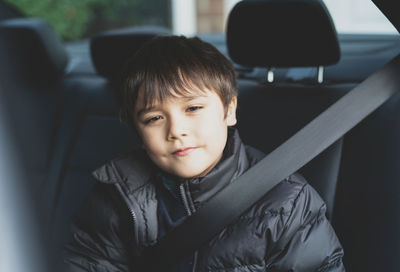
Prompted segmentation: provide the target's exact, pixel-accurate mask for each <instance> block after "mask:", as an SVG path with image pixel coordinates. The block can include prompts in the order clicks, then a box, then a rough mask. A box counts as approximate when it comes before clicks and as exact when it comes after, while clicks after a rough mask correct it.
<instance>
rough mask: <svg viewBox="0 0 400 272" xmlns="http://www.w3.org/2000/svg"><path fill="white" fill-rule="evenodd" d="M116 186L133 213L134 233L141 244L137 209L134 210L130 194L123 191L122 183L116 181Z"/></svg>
mask: <svg viewBox="0 0 400 272" xmlns="http://www.w3.org/2000/svg"><path fill="white" fill-rule="evenodd" d="M115 186H116V187H117V189H118V192H119V193H120V194H121V196H122V199H123V200H124V202H125V204H126V206H127V208H128V210H129V212H130V214H131V216H132V219H133V233H134V235H135V240H136V242H137V244H138V245H140V244H141V241H140V239H139V224H138V218H137V216H136V214H135V211H134V209H133V207H132V204H131V202H130V201H129V198H128V196H127V195H126V194H125V193H124V191H123V189H122V187H121V185H120V184H118V183H115Z"/></svg>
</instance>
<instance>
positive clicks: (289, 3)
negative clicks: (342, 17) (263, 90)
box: [227, 0, 340, 67]
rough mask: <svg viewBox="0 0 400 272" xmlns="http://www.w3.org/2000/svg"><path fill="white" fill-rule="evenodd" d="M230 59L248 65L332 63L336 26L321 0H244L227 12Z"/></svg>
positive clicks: (334, 60)
mask: <svg viewBox="0 0 400 272" xmlns="http://www.w3.org/2000/svg"><path fill="white" fill-rule="evenodd" d="M227 46H228V53H229V56H230V57H231V59H232V60H233V61H234V62H236V63H238V64H241V65H244V66H251V67H299V66H323V65H330V64H335V63H337V62H338V61H339V59H340V48H339V42H338V38H337V33H336V29H335V26H334V24H333V21H332V18H331V17H330V15H329V13H328V10H327V8H326V6H325V5H324V3H322V1H320V0H246V1H241V2H239V3H237V4H236V6H234V8H233V9H232V11H231V12H230V14H229V18H228V26H227Z"/></svg>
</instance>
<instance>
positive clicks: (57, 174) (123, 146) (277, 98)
mask: <svg viewBox="0 0 400 272" xmlns="http://www.w3.org/2000/svg"><path fill="white" fill-rule="evenodd" d="M246 2H251V3H252V4H246ZM170 34H172V33H171V32H170V31H169V30H168V29H164V28H161V27H131V28H126V29H121V30H114V31H107V32H104V33H101V34H98V35H96V36H93V37H91V38H90V39H89V40H88V41H87V50H86V51H83V52H80V51H79V50H77V49H76V48H74V47H73V45H70V46H66V45H65V44H64V43H63V42H62V40H61V39H60V37H59V36H58V35H57V34H56V32H55V31H54V30H53V29H52V28H51V27H50V25H49V24H48V23H47V22H46V21H44V20H42V19H38V18H9V19H4V20H1V21H0V56H1V60H0V87H1V88H2V90H3V95H2V96H1V98H2V100H3V101H2V107H4V110H5V113H4V116H6V118H7V119H8V123H9V125H10V126H9V130H10V133H11V134H12V135H13V138H14V141H15V142H16V143H18V144H17V149H18V151H19V154H20V158H21V161H22V165H23V166H24V167H23V168H24V169H25V172H26V176H27V177H28V180H29V183H30V186H29V189H30V192H29V193H30V194H31V195H33V196H34V197H35V200H36V201H35V202H36V203H38V204H37V206H38V209H37V211H39V212H38V214H37V218H39V221H40V227H41V228H42V232H43V233H42V236H43V237H42V239H43V241H45V244H46V245H48V246H47V248H48V249H47V250H48V252H47V254H48V255H49V256H52V257H50V259H51V262H52V265H57V263H58V261H57V260H58V259H60V258H61V257H60V254H61V253H60V252H61V250H62V245H63V244H64V243H65V242H66V241H67V239H68V228H69V224H70V221H71V219H72V218H73V215H74V214H75V213H76V211H77V210H78V209H79V207H80V206H81V205H82V203H83V201H84V200H85V198H86V197H87V196H88V194H89V193H90V190H91V188H92V186H93V184H94V182H95V179H94V178H93V177H92V176H91V172H92V171H93V170H95V169H96V168H97V167H99V166H101V165H102V164H103V163H105V162H107V161H108V160H110V159H112V158H113V157H115V156H116V155H117V154H119V153H122V152H127V151H130V150H132V149H135V148H138V147H140V141H139V138H138V137H137V136H136V134H135V132H134V131H133V130H132V129H131V128H128V127H127V126H125V125H124V124H122V123H121V122H120V120H119V117H118V112H117V100H116V97H115V91H116V88H117V86H118V80H117V79H118V72H119V71H120V70H121V67H122V66H123V64H124V60H126V58H127V57H129V56H130V55H132V54H134V52H136V51H137V50H138V49H139V48H140V47H141V46H142V45H143V43H145V42H146V41H148V40H150V39H152V38H153V37H155V36H158V35H170ZM199 37H200V38H202V39H204V40H206V41H208V42H210V43H212V44H214V45H215V46H216V47H217V48H218V49H219V50H220V51H221V52H222V53H223V54H225V55H226V56H227V57H228V58H229V59H231V60H232V61H233V62H234V65H235V68H236V70H237V75H238V92H239V96H238V124H237V127H238V129H239V132H240V135H241V138H242V139H243V141H244V142H245V143H246V144H249V145H251V146H254V147H256V148H258V149H260V150H262V151H263V152H264V153H266V154H268V153H270V152H271V151H273V150H274V149H275V148H276V147H278V146H279V145H280V144H282V143H283V142H284V141H285V140H286V139H288V138H289V137H290V136H291V135H293V134H294V133H295V132H296V131H298V130H299V129H301V128H302V127H304V126H305V125H306V124H307V123H308V122H310V121H311V120H312V119H313V118H315V117H316V116H318V115H319V114H320V113H321V112H323V111H324V110H325V109H326V108H328V107H329V106H330V105H332V104H333V103H334V102H335V101H337V100H338V99H339V98H341V97H342V96H343V95H345V94H346V93H348V92H349V91H350V90H352V89H353V88H354V87H355V86H357V85H358V84H359V83H360V82H362V81H363V80H364V79H366V78H367V77H368V76H369V75H371V74H372V73H373V72H374V71H375V70H377V69H379V68H380V67H381V66H382V65H384V64H385V63H387V62H388V61H390V60H391V59H392V58H393V57H395V56H396V55H397V54H398V53H399V49H400V38H399V37H398V36H395V35H386V36H385V35H381V36H379V37H377V36H373V35H364V36H363V35H351V34H340V35H339V34H337V31H336V29H335V26H334V24H333V22H332V18H331V15H330V14H329V12H328V10H327V9H326V7H325V6H324V5H323V3H322V2H320V1H314V0H311V1H310V0H288V1H279V0H269V1H242V2H240V3H239V4H238V5H236V6H235V8H234V9H233V10H232V11H231V13H230V16H229V19H228V22H227V31H226V33H225V34H224V35H219V36H216V35H209V36H207V35H200V36H199ZM398 139H400V95H399V94H396V95H394V96H393V97H392V98H391V99H390V100H389V101H387V102H386V103H385V104H384V105H383V106H381V107H380V108H379V109H378V110H377V111H376V112H374V113H373V114H372V115H370V116H369V117H367V118H366V119H365V120H363V121H362V122H361V123H360V124H358V125H357V126H356V127H355V128H353V129H352V130H351V131H350V132H349V133H347V134H346V135H345V136H344V137H342V138H341V139H340V140H338V141H337V142H335V143H334V144H333V145H332V146H330V147H329V148H328V149H326V150H325V151H324V152H322V153H321V154H320V155H318V156H317V157H316V158H315V159H313V160H312V161H311V162H310V163H308V164H307V165H306V166H304V167H303V168H301V169H300V170H299V172H300V173H301V174H302V175H303V176H304V177H305V178H306V179H307V181H308V182H309V183H310V184H311V185H312V186H313V187H314V188H315V189H316V190H317V191H318V193H319V194H320V195H321V197H322V198H323V199H324V200H325V202H326V204H327V217H328V218H329V220H330V221H331V223H332V225H333V227H334V229H335V231H336V233H337V235H338V237H339V240H340V242H341V243H342V245H343V248H344V251H345V258H344V264H345V267H346V269H347V270H348V271H399V269H400V261H399V258H398V256H399V254H400V233H399V232H398V229H399V228H400V216H398V214H397V210H398V207H400V197H399V196H398V193H397V190H399V189H400V188H399V186H400V184H399V183H398V182H397V181H399V180H400V167H398V162H399V161H400V142H399V140H398ZM288 156H290V154H288ZM53 262H54V263H53Z"/></svg>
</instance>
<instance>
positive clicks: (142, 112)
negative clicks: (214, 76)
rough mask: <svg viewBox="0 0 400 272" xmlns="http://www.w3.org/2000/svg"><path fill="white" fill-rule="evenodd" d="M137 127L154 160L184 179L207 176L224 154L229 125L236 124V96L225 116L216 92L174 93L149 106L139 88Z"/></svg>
mask: <svg viewBox="0 0 400 272" xmlns="http://www.w3.org/2000/svg"><path fill="white" fill-rule="evenodd" d="M134 120H135V126H136V129H137V131H138V133H139V135H140V137H141V139H142V141H143V144H144V148H145V149H146V151H147V153H148V155H149V157H150V159H151V160H152V161H153V162H154V163H155V164H156V165H157V166H158V167H160V168H161V169H162V170H164V171H166V172H168V173H170V174H173V175H175V176H178V177H181V178H191V177H201V176H204V175H206V174H207V173H208V172H209V171H210V170H211V169H212V168H213V167H214V166H215V165H216V164H217V163H218V161H219V159H220V158H221V156H222V152H223V150H224V147H225V144H226V142H227V136H228V126H232V125H234V124H236V97H235V98H234V99H233V100H232V101H231V103H230V105H229V107H228V109H227V114H226V117H225V109H224V106H223V104H222V101H221V99H220V97H219V96H218V95H217V94H216V93H215V92H213V91H211V90H207V91H205V92H193V93H192V94H190V95H185V96H177V97H174V96H171V97H168V98H166V99H165V100H164V101H162V102H156V103H154V104H153V105H150V107H145V104H144V101H143V96H142V91H139V95H138V99H137V102H136V107H135V111H134Z"/></svg>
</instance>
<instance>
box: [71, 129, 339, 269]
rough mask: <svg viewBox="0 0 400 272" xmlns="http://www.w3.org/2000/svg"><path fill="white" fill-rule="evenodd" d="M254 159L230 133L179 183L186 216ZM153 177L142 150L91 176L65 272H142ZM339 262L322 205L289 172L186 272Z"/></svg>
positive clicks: (152, 231) (152, 221)
mask: <svg viewBox="0 0 400 272" xmlns="http://www.w3.org/2000/svg"><path fill="white" fill-rule="evenodd" d="M261 157H262V156H260V154H259V152H258V151H256V150H254V149H252V148H250V147H245V146H244V145H243V144H242V142H241V141H240V138H239V136H238V134H237V132H235V133H234V135H231V137H230V138H229V141H228V144H227V150H226V152H225V155H224V159H223V161H222V162H220V163H219V164H218V165H217V166H216V167H215V168H214V169H213V170H212V171H211V172H210V173H209V174H208V175H207V176H206V177H204V178H202V179H188V180H185V181H184V182H183V183H182V184H181V185H180V191H181V194H180V195H181V197H182V202H183V203H184V206H185V208H186V211H187V214H188V215H190V214H192V213H194V212H196V210H197V209H198V208H199V207H200V206H201V204H202V203H204V202H205V201H207V200H208V199H209V198H211V197H212V196H213V195H215V194H216V193H217V192H218V191H219V190H221V189H222V188H223V187H225V186H227V184H221V183H220V182H219V181H220V180H221V179H220V177H221V176H222V175H230V176H231V178H230V182H234V180H235V178H236V177H238V176H240V175H241V174H242V173H243V172H245V171H246V170H247V169H248V168H249V167H251V166H252V165H253V164H255V163H256V162H257V161H258V160H259V159H260V158H261ZM157 172H158V170H157V169H156V168H155V167H154V166H153V164H152V163H150V161H148V159H146V155H145V154H144V153H143V152H137V153H135V152H132V153H130V154H128V155H125V156H122V157H120V158H117V159H114V160H112V161H111V162H109V163H107V164H106V165H104V166H102V167H101V168H99V169H98V170H96V171H95V172H94V175H95V177H96V178H97V179H98V180H99V181H100V182H99V183H98V184H97V185H96V186H95V188H94V191H93V193H92V195H91V198H90V199H89V200H88V202H87V204H86V206H85V207H84V208H83V209H82V210H81V211H80V214H79V215H78V216H77V218H76V220H75V222H74V224H73V227H72V232H73V240H72V242H71V244H69V245H68V246H67V247H66V255H65V262H66V265H67V271H99V272H103V271H110V272H116V271H132V272H139V271H146V267H139V265H138V262H137V260H138V258H140V253H141V250H142V249H143V248H144V247H146V246H150V245H152V244H154V243H156V242H157V238H159V230H160V225H159V223H160V222H159V220H158V216H157V214H158V212H157V211H158V196H157V189H156V188H158V187H157V186H160V185H159V180H158V179H157V178H156V173H157ZM207 223H211V224H212V222H207ZM342 257H343V250H342V248H341V245H340V243H339V241H338V239H337V237H336V235H335V232H334V230H333V229H332V227H331V225H330V223H329V221H328V220H327V219H326V217H325V204H324V202H323V201H322V200H321V198H320V197H319V196H318V194H317V193H316V192H315V191H314V189H313V188H312V187H311V186H310V185H308V184H307V182H306V181H305V180H304V179H303V178H302V177H301V176H300V175H299V174H294V175H291V176H290V177H288V178H287V179H285V180H283V181H282V182H280V183H279V184H278V185H277V186H276V187H275V188H273V189H272V190H271V191H270V192H268V193H267V194H266V195H265V196H264V197H263V198H262V199H260V200H259V201H258V202H257V203H256V204H255V205H253V206H252V207H251V208H250V209H249V210H248V211H247V212H246V213H245V214H243V215H242V216H240V217H239V218H238V219H237V220H236V222H235V223H234V224H232V225H230V226H228V227H226V228H225V229H224V230H223V231H222V232H221V233H220V234H219V235H217V236H216V237H214V238H213V240H211V241H210V242H209V243H208V244H207V245H206V246H204V247H203V248H201V249H199V250H198V251H197V252H196V253H195V255H194V261H193V262H191V265H192V266H193V271H232V272H233V271H235V272H236V271H344V267H343V264H342ZM156 259H157V257H156V256H154V260H155V261H156Z"/></svg>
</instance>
